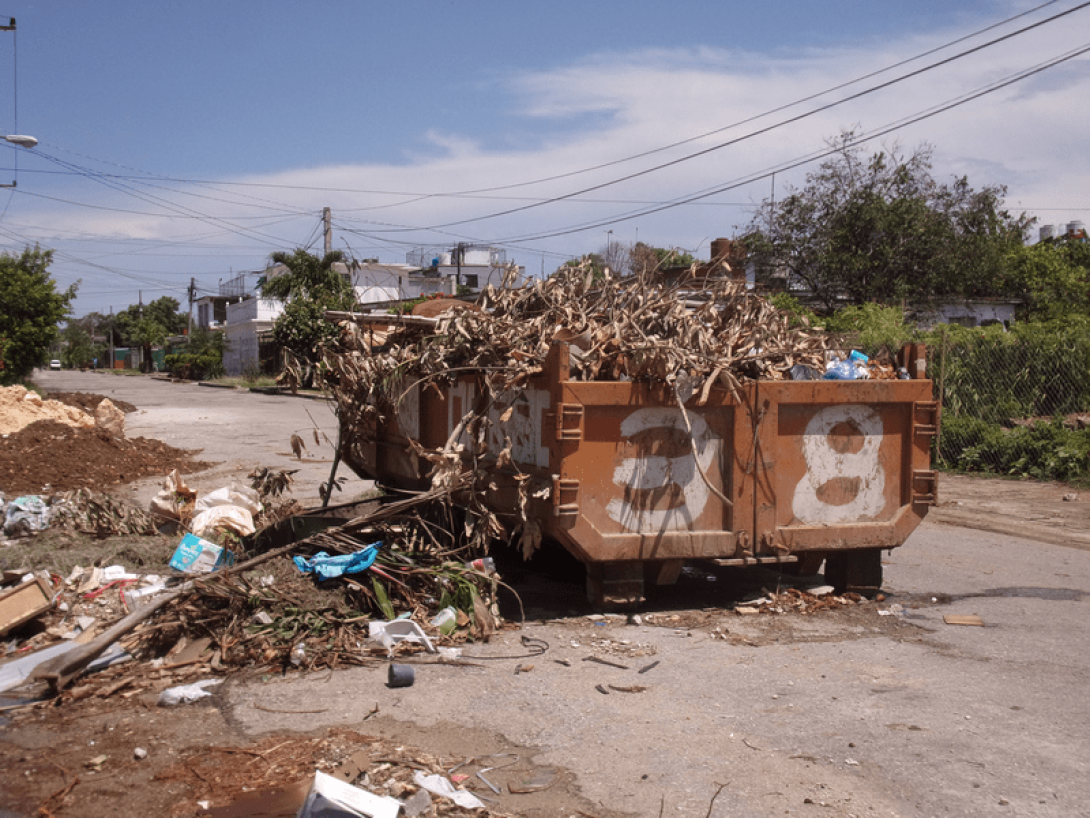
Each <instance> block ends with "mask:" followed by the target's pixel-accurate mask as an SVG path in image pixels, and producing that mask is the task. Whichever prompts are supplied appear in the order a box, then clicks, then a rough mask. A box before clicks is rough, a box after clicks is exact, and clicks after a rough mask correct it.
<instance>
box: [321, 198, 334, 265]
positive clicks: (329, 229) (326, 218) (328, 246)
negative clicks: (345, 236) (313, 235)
mask: <svg viewBox="0 0 1090 818" xmlns="http://www.w3.org/2000/svg"><path fill="white" fill-rule="evenodd" d="M322 222H323V223H324V224H325V254H326V255H327V256H328V255H329V254H330V253H332V252H333V213H332V211H330V209H329V208H328V207H323V208H322Z"/></svg>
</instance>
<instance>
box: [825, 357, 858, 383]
mask: <svg viewBox="0 0 1090 818" xmlns="http://www.w3.org/2000/svg"><path fill="white" fill-rule="evenodd" d="M857 377H858V375H857V373H856V369H855V364H854V363H853V362H852V361H830V362H829V364H828V365H827V366H826V367H825V377H824V380H827V381H854V380H855V379H856V378H857Z"/></svg>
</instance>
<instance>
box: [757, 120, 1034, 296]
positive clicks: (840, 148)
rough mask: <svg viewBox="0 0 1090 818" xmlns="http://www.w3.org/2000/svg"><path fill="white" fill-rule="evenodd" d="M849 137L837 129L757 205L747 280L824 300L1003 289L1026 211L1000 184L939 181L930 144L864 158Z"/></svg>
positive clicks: (999, 291) (984, 293) (984, 292)
mask: <svg viewBox="0 0 1090 818" xmlns="http://www.w3.org/2000/svg"><path fill="white" fill-rule="evenodd" d="M854 140H855V134H854V133H853V132H851V131H848V132H845V133H843V134H841V136H840V137H839V138H837V139H836V140H834V141H833V143H832V144H833V147H835V148H837V151H836V153H834V154H833V155H832V156H830V157H829V158H828V159H826V160H825V161H824V162H823V163H822V164H821V165H820V167H819V168H818V169H817V170H816V171H814V172H813V173H811V174H809V175H808V176H807V177H806V184H805V186H804V187H803V188H802V189H799V190H791V191H789V193H788V194H787V195H786V196H784V197H782V198H781V199H780V200H779V201H776V202H773V201H771V200H766V201H765V202H764V203H762V205H761V206H760V207H759V208H758V209H757V211H756V212H755V214H754V216H753V220H752V221H751V223H750V225H749V228H748V233H747V235H746V237H745V245H746V248H747V250H748V252H749V256H750V258H751V259H752V260H753V261H754V264H755V269H756V273H757V280H758V281H759V282H761V283H762V284H765V285H767V286H769V287H772V288H779V289H801V290H804V291H809V292H810V293H811V294H812V295H813V296H814V297H815V298H817V299H818V300H819V302H821V303H822V304H823V305H824V307H825V308H826V309H832V308H834V307H835V306H837V305H839V304H842V303H843V302H845V301H847V302H848V303H849V304H864V303H866V302H868V301H875V302H881V303H898V302H901V301H904V300H908V301H913V302H936V301H944V300H952V299H959V298H965V297H972V296H992V295H1004V294H1006V292H1005V290H1004V286H1005V284H1006V282H1007V276H1006V269H1007V267H1006V265H1007V261H1008V256H1009V253H1010V251H1011V250H1012V249H1015V248H1017V247H1020V246H1021V244H1022V240H1023V236H1024V234H1025V231H1026V229H1027V228H1028V227H1029V225H1030V224H1031V221H1032V220H1031V219H1029V218H1028V217H1026V216H1025V215H1024V214H1023V215H1020V216H1013V215H1011V214H1010V213H1009V212H1007V211H1006V210H1005V209H1004V208H1003V197H1004V196H1005V195H1006V189H1005V188H1004V187H1002V186H989V187H985V188H983V189H981V190H974V189H973V188H972V187H970V185H969V182H968V180H967V178H965V177H961V178H956V179H954V180H953V181H952V182H951V183H949V184H940V183H939V182H937V181H936V180H935V179H934V178H933V177H932V176H931V158H932V148H931V147H930V146H926V145H924V146H921V147H919V148H917V149H916V151H915V152H913V153H912V154H911V155H909V156H905V155H902V154H900V153H898V152H897V150H896V149H893V150H892V151H890V152H886V151H880V152H878V153H875V154H874V155H873V156H871V157H869V158H867V157H864V156H863V155H862V153H861V151H860V149H859V148H858V147H857V146H854V145H853V142H854Z"/></svg>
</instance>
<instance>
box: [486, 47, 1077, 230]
mask: <svg viewBox="0 0 1090 818" xmlns="http://www.w3.org/2000/svg"><path fill="white" fill-rule="evenodd" d="M1087 52H1090V44H1086V45H1082V46H1079V47H1078V48H1076V49H1073V50H1072V51H1069V52H1067V53H1065V54H1062V55H1060V56H1059V57H1056V58H1054V59H1051V60H1048V61H1046V62H1044V63H1038V64H1037V65H1036V66H1034V67H1032V68H1029V69H1026V70H1025V71H1022V72H1019V73H1018V74H1016V75H1009V76H1007V77H1005V78H1004V79H1002V80H997V81H996V82H994V83H990V84H989V85H986V86H982V87H980V88H978V89H977V90H975V91H973V92H969V93H967V94H964V95H962V96H960V97H955V98H953V99H952V100H948V101H947V102H945V103H940V104H939V105H936V106H932V107H931V108H928V109H926V110H925V111H923V112H919V113H917V114H914V115H911V116H909V117H906V118H903V119H901V120H897V121H896V122H893V123H890V124H887V125H884V126H882V127H881V128H879V129H878V130H876V131H873V132H871V133H868V134H866V135H862V136H860V137H859V138H857V139H853V140H851V141H849V142H845V143H841V144H838V145H837V146H836V147H833V148H828V149H826V150H822V151H818V152H816V153H811V154H808V155H806V156H803V157H799V158H797V159H794V160H790V161H788V162H785V163H783V164H780V165H777V166H776V167H775V168H771V169H768V170H764V171H758V172H757V173H754V174H751V175H749V176H746V177H744V178H743V179H741V180H737V181H733V182H730V183H728V184H725V185H721V186H717V187H714V188H711V189H708V190H706V191H701V192H698V193H695V194H691V195H688V196H685V197H683V198H678V199H674V200H672V201H670V202H666V203H663V204H661V205H658V206H656V207H652V208H647V209H643V210H640V211H637V212H632V213H628V214H624V215H620V216H614V217H610V218H607V219H601V220H598V221H595V222H593V223H587V224H584V225H581V226H577V227H570V228H565V229H563V230H555V231H550V232H543V233H534V234H529V235H524V236H516V237H509V238H505V239H498V240H497V241H499V242H519V241H539V240H541V239H545V238H556V237H558V236H565V235H571V234H573V233H582V232H586V231H588V230H596V229H600V228H602V227H608V226H610V225H613V224H619V223H621V222H625V221H629V220H631V219H633V218H638V217H641V216H649V215H652V214H654V213H660V212H662V211H664V210H669V209H672V208H675V207H679V206H681V205H685V204H690V203H692V202H694V201H697V200H700V199H706V198H708V197H710V196H715V195H717V194H719V193H724V192H726V191H729V190H734V189H736V188H738V187H742V186H743V185H748V184H752V183H753V182H757V181H760V180H762V179H767V178H769V177H770V176H772V175H773V174H776V173H782V172H784V171H787V170H794V169H796V168H799V167H802V166H803V165H807V164H810V163H811V162H814V161H817V160H818V159H823V158H825V157H827V156H831V155H832V154H834V153H837V152H839V151H842V150H844V149H845V148H849V147H855V146H857V145H862V144H865V143H867V142H871V141H873V140H875V139H879V138H881V137H883V136H887V135H889V134H891V133H893V132H894V131H897V130H900V129H901V128H904V127H907V126H908V125H914V124H916V123H917V122H922V121H923V120H925V119H930V118H931V117H933V116H937V115H938V114H941V113H945V112H946V111H949V110H951V109H953V108H957V107H959V106H961V105H964V104H966V103H968V102H972V101H973V100H976V99H979V98H980V97H983V96H986V95H987V94H991V93H994V92H995V91H998V90H1001V89H1002V88H1006V87H1007V86H1009V85H1013V84H1014V83H1016V82H1021V81H1022V80H1024V79H1027V78H1029V77H1031V76H1034V75H1036V74H1039V73H1041V72H1042V71H1046V70H1048V69H1049V68H1053V67H1055V66H1056V65H1059V64H1061V63H1063V62H1067V61H1068V60H1071V59H1074V58H1075V57H1078V56H1081V55H1082V54H1085V53H1087Z"/></svg>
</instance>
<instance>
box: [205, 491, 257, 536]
mask: <svg viewBox="0 0 1090 818" xmlns="http://www.w3.org/2000/svg"><path fill="white" fill-rule="evenodd" d="M259 511H261V501H260V499H259V498H258V493H257V492H256V491H254V489H251V488H248V487H246V486H239V485H236V484H234V483H232V484H231V486H229V487H225V488H219V489H216V490H215V491H211V492H209V493H208V494H206V495H204V496H203V497H201V498H200V499H198V500H197V502H196V504H195V505H194V506H193V513H194V514H193V521H192V522H191V523H190V524H189V527H190V529H191V530H192V531H193V533H194V534H196V535H197V536H198V537H204V536H207V535H210V534H212V533H213V532H215V531H219V530H226V531H234V532H235V533H236V534H238V535H239V536H240V537H248V536H249V535H251V534H253V533H254V532H255V531H256V530H257V529H256V527H255V526H254V515H255V514H257V513H258V512H259Z"/></svg>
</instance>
